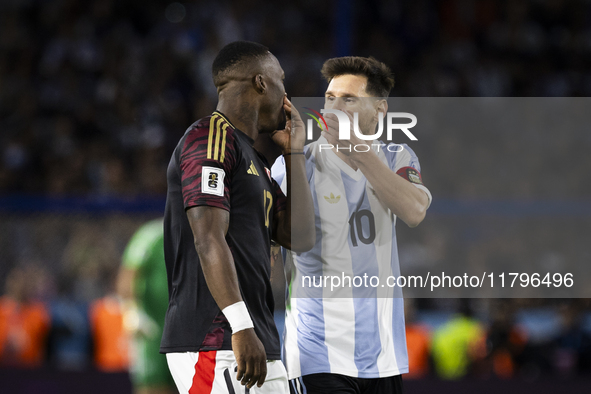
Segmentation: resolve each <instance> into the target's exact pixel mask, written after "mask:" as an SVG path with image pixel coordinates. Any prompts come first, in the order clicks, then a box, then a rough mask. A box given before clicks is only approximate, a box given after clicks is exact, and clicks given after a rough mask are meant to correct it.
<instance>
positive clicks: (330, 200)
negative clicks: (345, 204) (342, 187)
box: [324, 193, 341, 204]
mask: <svg viewBox="0 0 591 394" xmlns="http://www.w3.org/2000/svg"><path fill="white" fill-rule="evenodd" d="M324 199H325V200H326V201H328V203H329V204H336V203H337V202H339V201H340V200H341V196H340V195H338V196H336V197H335V196H334V194H332V193H330V197H328V196H324Z"/></svg>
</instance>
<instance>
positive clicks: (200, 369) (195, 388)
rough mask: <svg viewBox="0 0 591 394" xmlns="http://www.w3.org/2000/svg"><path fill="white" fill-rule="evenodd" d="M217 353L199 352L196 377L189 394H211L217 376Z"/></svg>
mask: <svg viewBox="0 0 591 394" xmlns="http://www.w3.org/2000/svg"><path fill="white" fill-rule="evenodd" d="M216 354H217V352H216V351H211V352H199V358H198V359H197V364H195V375H194V376H193V384H192V385H191V388H190V389H189V394H210V393H211V388H212V386H213V378H214V376H215V356H216Z"/></svg>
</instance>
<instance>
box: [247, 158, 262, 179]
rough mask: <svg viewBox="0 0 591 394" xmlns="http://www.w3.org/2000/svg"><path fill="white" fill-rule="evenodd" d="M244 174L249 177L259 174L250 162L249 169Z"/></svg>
mask: <svg viewBox="0 0 591 394" xmlns="http://www.w3.org/2000/svg"><path fill="white" fill-rule="evenodd" d="M246 173H247V174H250V175H256V176H259V172H258V171H257V168H256V167H255V166H254V163H253V162H252V160H251V161H250V167H249V168H248V170H247V171H246Z"/></svg>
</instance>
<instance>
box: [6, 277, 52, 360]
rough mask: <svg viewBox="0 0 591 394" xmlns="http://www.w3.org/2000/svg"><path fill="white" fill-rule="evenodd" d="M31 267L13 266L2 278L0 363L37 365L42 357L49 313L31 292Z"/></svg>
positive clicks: (32, 288)
mask: <svg viewBox="0 0 591 394" xmlns="http://www.w3.org/2000/svg"><path fill="white" fill-rule="evenodd" d="M34 273H35V270H33V269H30V268H18V267H17V268H15V269H13V270H12V271H11V272H10V273H9V274H8V276H7V278H6V294H5V295H4V296H3V297H1V298H0V365H3V366H13V367H27V368H32V367H39V366H41V365H42V364H43V362H44V360H45V349H46V346H47V344H46V339H47V333H48V330H49V327H50V317H49V313H48V312H47V308H46V307H45V305H44V304H43V303H41V302H38V301H35V300H34V299H33V298H32V296H33V293H32V291H34V286H33V285H32V282H31V279H32V278H34V276H32V274H34Z"/></svg>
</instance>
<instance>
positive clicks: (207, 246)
mask: <svg viewBox="0 0 591 394" xmlns="http://www.w3.org/2000/svg"><path fill="white" fill-rule="evenodd" d="M195 248H196V250H197V254H198V255H199V261H200V262H201V268H202V269H203V275H204V276H205V281H206V282H207V287H208V288H209V291H210V293H211V295H212V296H213V299H214V300H215V302H216V304H217V305H218V307H219V308H220V309H224V308H225V307H227V306H229V305H232V304H235V303H237V302H240V301H242V296H241V295H240V287H239V285H238V276H237V274H236V267H235V266H234V258H233V257H232V253H231V252H230V248H229V247H228V244H227V243H226V240H225V239H224V238H222V239H221V240H220V239H217V237H207V238H206V239H201V240H199V241H196V242H195Z"/></svg>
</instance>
